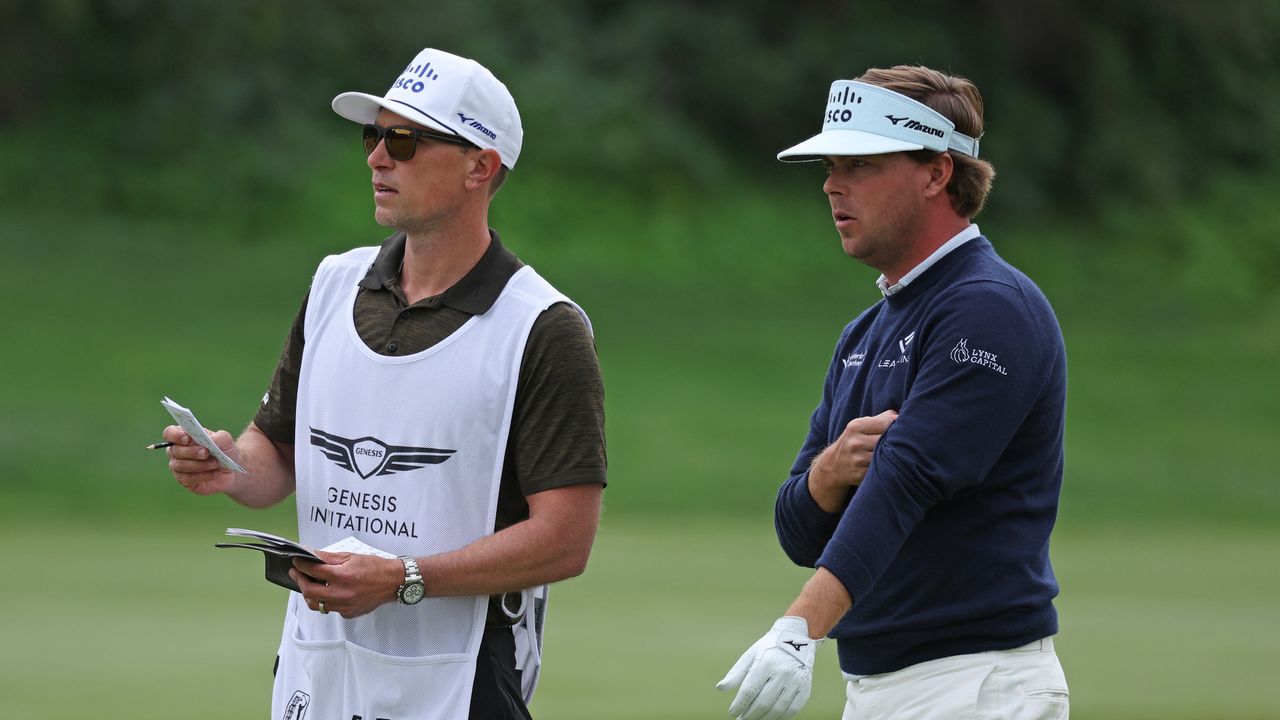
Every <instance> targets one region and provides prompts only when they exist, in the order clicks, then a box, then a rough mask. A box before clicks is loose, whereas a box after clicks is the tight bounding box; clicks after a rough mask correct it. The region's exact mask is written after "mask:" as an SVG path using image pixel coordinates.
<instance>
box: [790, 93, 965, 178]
mask: <svg viewBox="0 0 1280 720" xmlns="http://www.w3.org/2000/svg"><path fill="white" fill-rule="evenodd" d="M925 148H928V149H929V150H934V151H936V152H945V151H947V150H955V151H956V152H958V153H962V154H965V155H968V156H970V157H978V141H977V139H975V138H971V137H969V136H968V135H965V134H963V133H959V132H956V125H955V123H953V122H951V121H950V120H948V119H947V118H945V117H943V116H942V114H941V113H939V112H937V111H936V110H934V109H933V108H930V107H929V106H927V105H925V104H924V103H919V102H916V101H915V100H912V99H911V98H909V97H907V96H906V95H903V94H902V93H898V92H894V91H893V90H889V89H887V88H882V87H879V86H878V85H872V84H870V83H864V82H861V81H858V80H837V81H835V82H833V83H831V94H830V95H828V96H827V110H826V114H825V115H823V117H822V132H820V133H818V134H817V135H814V136H813V137H811V138H809V139H808V140H805V141H804V142H802V143H800V144H799V145H796V146H795V147H790V148H787V149H786V150H783V151H782V152H780V153H778V159H779V160H781V161H783V162H812V161H814V160H821V159H823V158H825V157H841V156H847V155H883V154H885V153H893V152H903V151H907V150H923V149H925Z"/></svg>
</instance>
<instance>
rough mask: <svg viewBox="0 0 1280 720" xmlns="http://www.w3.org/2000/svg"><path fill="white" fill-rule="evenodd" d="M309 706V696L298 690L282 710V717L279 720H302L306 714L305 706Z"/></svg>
mask: <svg viewBox="0 0 1280 720" xmlns="http://www.w3.org/2000/svg"><path fill="white" fill-rule="evenodd" d="M310 704H311V696H310V695H308V694H306V693H304V692H302V691H301V690H298V691H297V692H295V693H294V694H293V697H292V698H289V704H288V705H286V706H285V708H284V715H283V716H282V717H281V719H280V720H303V718H304V717H305V716H306V714H307V706H309V705H310Z"/></svg>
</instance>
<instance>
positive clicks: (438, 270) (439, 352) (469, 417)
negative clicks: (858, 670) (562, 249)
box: [164, 49, 605, 720]
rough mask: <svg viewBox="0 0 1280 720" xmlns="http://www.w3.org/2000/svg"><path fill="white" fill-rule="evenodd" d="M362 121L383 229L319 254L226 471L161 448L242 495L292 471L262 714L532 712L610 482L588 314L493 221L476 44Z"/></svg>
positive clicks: (367, 101) (214, 487) (499, 145)
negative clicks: (285, 573) (302, 549)
mask: <svg viewBox="0 0 1280 720" xmlns="http://www.w3.org/2000/svg"><path fill="white" fill-rule="evenodd" d="M333 109H334V110H335V111H336V112H337V113H338V114H339V115H341V116H342V117H344V118H346V119H348V120H351V121H354V122H356V123H359V124H360V126H361V128H360V132H361V133H362V137H363V143H364V151H365V154H366V155H367V156H368V158H367V164H368V167H369V169H370V170H371V182H370V186H369V192H370V193H371V196H372V198H371V199H372V201H373V206H374V218H375V219H376V220H377V222H378V223H380V224H382V225H385V226H387V227H390V228H393V229H395V231H396V232H395V233H394V234H392V235H391V236H390V237H389V238H387V239H386V241H385V242H383V243H382V245H381V247H376V246H375V247H362V248H358V249H355V250H351V251H349V252H346V253H344V254H341V255H336V256H332V257H329V258H326V259H325V260H324V261H323V262H321V263H320V266H319V269H317V270H316V272H315V276H314V278H313V279H312V282H311V289H310V292H309V294H308V296H307V298H306V300H305V301H304V303H303V307H302V310H301V311H300V312H299V313H298V315H297V318H296V320H295V321H294V326H293V330H292V332H291V333H290V335H289V337H288V340H287V342H286V345H285V349H284V353H283V355H282V357H281V359H280V362H279V365H278V367H277V369H276V373H275V377H274V379H273V380H272V382H271V385H270V388H269V389H268V391H267V394H266V396H265V397H264V398H263V404H262V406H261V408H260V409H259V410H258V412H257V415H256V416H255V418H254V421H253V423H252V424H250V425H249V427H248V429H247V430H245V431H244V433H243V434H241V435H240V436H239V438H237V439H235V440H233V439H232V437H231V436H230V435H229V434H227V433H226V432H218V433H216V434H215V436H214V438H215V440H216V442H217V443H218V445H219V447H221V448H222V449H223V450H225V451H226V452H227V454H228V455H230V456H231V457H232V458H234V459H235V460H236V461H237V462H239V463H240V464H241V465H243V466H244V467H245V468H246V469H247V470H248V472H247V473H244V474H236V473H231V472H229V471H224V470H222V469H221V468H220V466H219V465H218V464H217V462H216V461H215V460H212V459H210V458H209V457H208V452H207V451H206V450H204V448H201V447H199V446H198V445H194V444H192V442H191V439H190V438H189V437H188V436H187V435H186V434H185V433H183V432H182V430H181V429H180V428H178V427H173V426H171V427H169V428H167V429H166V430H165V432H164V437H165V439H166V440H169V441H172V442H174V443H176V444H175V445H174V446H173V447H170V448H169V454H170V458H171V460H170V469H171V470H172V472H173V474H174V476H175V477H176V478H177V480H178V481H179V482H180V483H181V484H182V485H184V486H186V487H187V488H189V489H190V490H191V491H193V492H195V493H198V494H201V495H208V494H212V493H225V494H227V495H229V496H230V497H231V498H232V499H234V500H235V501H236V502H239V503H241V504H243V505H247V506H250V507H266V506H270V505H274V504H276V503H278V502H280V501H282V500H284V499H285V498H287V497H288V496H289V495H290V494H295V495H296V502H297V513H298V533H299V536H300V539H301V541H302V542H303V543H304V544H306V545H308V546H310V547H313V548H324V547H326V546H328V545H330V544H332V543H335V542H337V541H341V540H344V539H346V538H349V537H354V538H355V539H356V540H359V541H361V542H363V543H365V544H366V545H369V546H372V547H373V548H377V549H379V550H382V551H385V552H386V553H387V554H388V555H387V556H386V557H381V556H376V555H372V554H349V553H326V552H320V553H317V554H318V555H319V556H320V557H321V558H322V559H323V560H324V563H323V564H318V563H314V562H309V563H308V562H303V561H295V569H294V570H293V571H291V573H290V574H291V576H292V577H293V578H294V580H295V581H296V582H297V583H298V585H299V586H300V588H301V593H300V594H298V593H294V594H291V595H290V599H289V604H288V608H287V610H286V612H285V619H284V632H283V637H282V638H281V642H280V648H279V654H278V659H277V662H278V668H277V671H276V675H275V688H274V696H273V698H274V699H273V703H272V711H271V717H272V718H276V719H278V720H351V719H352V718H368V719H369V720H373V719H374V718H388V719H392V720H465V719H466V718H482V719H484V720H492V719H494V718H498V719H500V720H504V719H514V718H528V717H529V712H528V709H527V708H526V703H527V701H528V699H529V697H530V696H531V695H532V693H533V687H534V684H535V681H536V679H537V676H538V669H539V666H540V647H541V637H542V634H541V633H542V618H543V611H544V603H545V599H546V592H545V590H546V588H545V586H546V585H547V584H548V583H552V582H555V581H557V580H562V579H565V578H568V577H571V576H574V575H577V574H579V573H581V572H582V571H583V569H584V568H585V566H586V563H587V558H588V555H589V553H590V551H591V546H592V543H593V541H594V538H595V532H596V526H597V523H598V520H599V515H600V502H601V495H602V488H603V487H604V484H605V452H604V413H603V386H602V384H601V380H600V370H599V367H598V363H597V359H596V354H595V348H594V345H593V343H592V336H591V331H590V325H589V323H588V322H587V318H586V315H585V314H583V312H582V311H581V309H580V308H579V307H578V306H577V305H576V304H574V303H573V302H572V301H570V300H569V299H568V298H567V297H565V296H564V295H562V294H561V293H559V292H558V291H557V290H556V289H555V288H553V287H552V286H551V285H550V284H548V283H547V282H546V281H545V280H543V279H542V278H541V277H540V276H539V275H538V274H537V273H536V272H534V270H533V268H531V267H528V266H525V265H523V264H522V263H521V262H520V261H519V260H518V259H517V258H516V256H515V255H513V254H512V253H511V251H510V250H507V249H506V248H505V247H504V246H503V244H502V243H501V242H500V241H499V238H498V234H497V233H496V232H494V231H493V230H491V229H490V228H489V225H488V211H489V205H490V202H491V200H492V199H493V196H494V193H496V192H497V191H498V188H499V186H500V185H501V184H502V183H503V181H504V179H506V178H507V176H508V172H509V171H511V170H512V169H514V168H515V165H516V159H517V158H518V156H519V154H520V148H521V144H522V139H523V133H522V130H521V124H520V115H519V113H518V112H517V110H516V105H515V101H514V100H513V99H512V97H511V94H510V93H509V92H508V91H507V88H506V86H505V85H503V84H502V83H501V82H499V81H498V79H497V78H495V77H494V76H493V74H492V73H490V72H489V71H488V70H487V69H485V68H484V67H482V66H481V65H479V64H478V63H476V62H475V61H473V60H469V59H465V58H462V57H458V56H456V55H452V54H449V53H446V52H442V51H440V50H434V49H427V50H423V51H422V52H421V53H419V54H418V55H417V56H416V57H414V58H413V60H412V61H411V62H410V63H409V64H408V65H407V66H405V68H404V70H402V71H400V72H399V73H398V75H397V77H396V78H395V80H394V82H393V83H392V85H391V88H390V89H389V90H388V91H387V93H386V95H385V96H376V95H367V94H364V93H354V92H349V93H343V94H341V95H338V96H337V97H336V98H334V100H333Z"/></svg>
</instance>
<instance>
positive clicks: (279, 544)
mask: <svg viewBox="0 0 1280 720" xmlns="http://www.w3.org/2000/svg"><path fill="white" fill-rule="evenodd" d="M227 534H228V535H234V536H237V537H243V538H249V539H251V540H257V541H259V542H221V543H214V544H213V546H214V547H219V548H244V549H246V550H257V551H259V552H261V553H262V554H263V556H264V557H265V558H266V561H267V571H266V576H267V580H268V581H270V582H273V583H275V584H276V585H279V586H280V587H282V588H287V589H289V590H292V591H294V592H300V590H299V588H298V584H297V583H295V582H294V581H293V578H291V577H289V571H290V570H292V569H293V559H294V558H301V559H303V560H311V561H313V562H324V561H323V560H321V559H320V558H319V557H316V554H315V553H313V552H311V550H310V549H309V548H307V547H305V546H303V545H299V544H298V543H296V542H294V541H293V540H290V539H288V538H282V537H280V536H279V535H272V534H271V533H264V532H260V531H258V530H246V529H244V528H227ZM320 549H321V550H323V551H325V552H346V553H354V554H357V555H377V556H378V557H382V558H387V559H389V560H394V559H395V557H396V556H395V555H392V554H391V553H389V552H386V551H385V550H379V549H378V548H376V547H373V546H372V545H367V544H365V543H363V542H361V541H359V540H357V539H356V538H355V537H348V538H345V539H343V540H339V541H338V542H336V543H333V544H332V545H330V546H328V547H324V548H320Z"/></svg>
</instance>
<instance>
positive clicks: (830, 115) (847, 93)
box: [822, 85, 862, 123]
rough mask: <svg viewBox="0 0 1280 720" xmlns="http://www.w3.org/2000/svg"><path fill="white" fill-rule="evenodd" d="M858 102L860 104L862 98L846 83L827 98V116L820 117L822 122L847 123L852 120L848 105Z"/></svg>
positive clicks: (851, 110) (851, 112)
mask: <svg viewBox="0 0 1280 720" xmlns="http://www.w3.org/2000/svg"><path fill="white" fill-rule="evenodd" d="M860 104H862V98H861V97H859V95H858V94H857V93H856V92H854V91H853V88H851V87H849V86H848V85H846V86H844V87H843V88H840V90H839V91H837V92H833V93H831V97H829V98H827V116H826V117H825V118H823V119H822V122H823V123H847V122H849V121H850V120H853V109H852V108H850V107H849V106H850V105H860Z"/></svg>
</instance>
